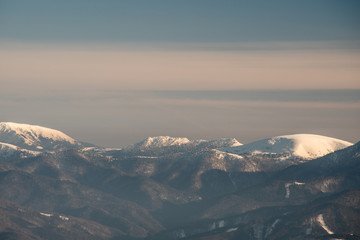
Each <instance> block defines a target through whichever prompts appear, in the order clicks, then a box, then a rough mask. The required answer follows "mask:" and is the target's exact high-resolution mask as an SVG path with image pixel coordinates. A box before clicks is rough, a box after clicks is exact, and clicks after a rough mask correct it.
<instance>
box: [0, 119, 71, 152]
mask: <svg viewBox="0 0 360 240" xmlns="http://www.w3.org/2000/svg"><path fill="white" fill-rule="evenodd" d="M0 142H4V143H9V144H13V145H16V146H18V147H21V148H25V149H32V150H42V149H46V148H50V149H54V148H58V147H61V146H60V145H62V146H64V145H74V144H77V142H76V140H74V139H73V138H71V137H69V136H68V135H66V134H64V133H62V132H60V131H58V130H54V129H50V128H46V127H41V126H36V125H29V124H20V123H13V122H1V123H0Z"/></svg>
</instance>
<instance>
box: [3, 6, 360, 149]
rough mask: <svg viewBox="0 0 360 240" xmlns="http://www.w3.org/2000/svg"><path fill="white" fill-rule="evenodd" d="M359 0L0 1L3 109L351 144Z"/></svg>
mask: <svg viewBox="0 0 360 240" xmlns="http://www.w3.org/2000/svg"><path fill="white" fill-rule="evenodd" d="M359 12H360V2H359V1H350V0H349V1H346V0H344V1H334V0H319V1H313V0H312V1H309V0H302V1H292V0H283V1H280V0H274V1H240V0H234V1H213V0H191V1H185V0H181V1H180V0H179V1H157V0H154V1H151V0H146V1H145V0H143V1H140V0H139V1H138V0H131V1H111V0H108V1H106V0H104V1H94V0H86V1H82V0H77V1H45V0H42V1H40V0H32V1H27V0H0V70H1V71H0V84H1V88H0V112H1V119H0V121H14V122H22V123H30V124H39V125H44V126H47V127H52V128H55V129H59V130H61V131H64V132H65V133H67V134H69V135H70V136H72V137H74V138H77V139H79V140H82V141H87V142H91V143H94V144H98V145H102V146H114V147H119V146H124V145H128V144H131V143H134V142H136V141H140V140H141V139H143V138H146V137H147V136H157V135H170V136H179V137H189V138H192V139H195V138H204V139H214V138H220V137H235V138H237V139H238V140H239V141H240V142H243V143H246V142H250V141H254V140H257V139H261V138H265V137H270V136H276V135H284V134H292V133H314V134H321V135H327V136H331V137H337V138H341V139H344V140H348V141H352V142H356V141H358V140H359V137H358V136H359V135H360V129H359V128H358V122H360V101H359V89H360V81H359V79H360V15H359V14H358V13H359Z"/></svg>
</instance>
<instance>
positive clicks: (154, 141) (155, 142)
mask: <svg viewBox="0 0 360 240" xmlns="http://www.w3.org/2000/svg"><path fill="white" fill-rule="evenodd" d="M190 142H191V141H190V140H189V139H187V138H179V137H169V136H158V137H148V138H146V139H145V140H143V141H141V142H139V143H137V144H135V146H136V147H140V148H160V147H170V146H180V145H184V144H189V143H190Z"/></svg>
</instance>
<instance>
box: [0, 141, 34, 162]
mask: <svg viewBox="0 0 360 240" xmlns="http://www.w3.org/2000/svg"><path fill="white" fill-rule="evenodd" d="M15 153H20V154H21V156H22V157H25V156H36V155H38V154H40V152H38V151H30V150H27V149H22V148H19V147H17V146H15V145H12V144H9V143H2V142H0V155H1V157H5V158H6V157H9V156H12V155H13V154H15Z"/></svg>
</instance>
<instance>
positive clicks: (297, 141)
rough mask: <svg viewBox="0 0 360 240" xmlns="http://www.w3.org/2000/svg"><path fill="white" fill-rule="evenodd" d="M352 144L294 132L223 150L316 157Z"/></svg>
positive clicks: (237, 152)
mask: <svg viewBox="0 0 360 240" xmlns="http://www.w3.org/2000/svg"><path fill="white" fill-rule="evenodd" d="M351 145H352V143H350V142H346V141H343V140H340V139H336V138H331V137H326V136H320V135H315V134H294V135H284V136H277V137H272V138H267V139H263V140H259V141H256V142H252V143H249V144H245V145H242V146H238V147H230V148H224V149H222V151H226V152H230V153H235V154H240V155H243V154H251V155H257V154H261V155H263V154H266V155H267V154H270V155H271V154H273V155H277V156H287V157H289V158H294V157H295V158H296V157H298V158H303V159H314V158H317V157H321V156H324V155H326V154H328V153H332V152H334V151H336V150H340V149H343V148H345V147H348V146H351Z"/></svg>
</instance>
